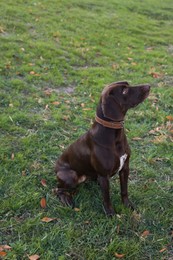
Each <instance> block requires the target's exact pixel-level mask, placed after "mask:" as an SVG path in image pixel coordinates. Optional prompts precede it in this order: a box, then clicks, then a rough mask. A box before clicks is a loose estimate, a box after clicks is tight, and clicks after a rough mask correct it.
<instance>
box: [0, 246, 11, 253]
mask: <svg viewBox="0 0 173 260" xmlns="http://www.w3.org/2000/svg"><path fill="white" fill-rule="evenodd" d="M11 248H12V247H11V246H8V245H0V252H2V251H3V250H11Z"/></svg>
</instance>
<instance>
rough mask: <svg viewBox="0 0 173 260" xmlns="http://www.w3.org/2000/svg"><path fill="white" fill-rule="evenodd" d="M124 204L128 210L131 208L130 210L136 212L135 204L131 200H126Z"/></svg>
mask: <svg viewBox="0 0 173 260" xmlns="http://www.w3.org/2000/svg"><path fill="white" fill-rule="evenodd" d="M123 204H124V206H125V207H126V208H129V209H131V210H132V211H133V210H135V207H134V205H133V203H132V202H131V201H130V200H129V199H125V200H124V201H123Z"/></svg>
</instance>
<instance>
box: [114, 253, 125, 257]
mask: <svg viewBox="0 0 173 260" xmlns="http://www.w3.org/2000/svg"><path fill="white" fill-rule="evenodd" d="M114 255H115V257H116V258H123V257H124V256H125V254H118V253H114Z"/></svg>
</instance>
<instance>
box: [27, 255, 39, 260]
mask: <svg viewBox="0 0 173 260" xmlns="http://www.w3.org/2000/svg"><path fill="white" fill-rule="evenodd" d="M28 258H29V259H30V260H37V259H40V256H39V255H31V256H28Z"/></svg>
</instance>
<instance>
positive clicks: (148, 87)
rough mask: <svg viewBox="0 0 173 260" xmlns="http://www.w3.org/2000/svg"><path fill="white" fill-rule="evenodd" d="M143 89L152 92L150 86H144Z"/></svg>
mask: <svg viewBox="0 0 173 260" xmlns="http://www.w3.org/2000/svg"><path fill="white" fill-rule="evenodd" d="M142 88H143V90H144V91H146V92H148V91H150V85H149V84H147V85H144V86H143V87H142Z"/></svg>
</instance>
